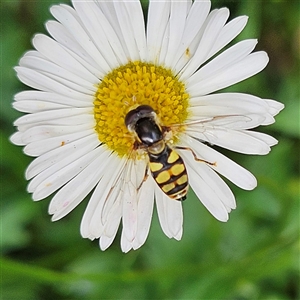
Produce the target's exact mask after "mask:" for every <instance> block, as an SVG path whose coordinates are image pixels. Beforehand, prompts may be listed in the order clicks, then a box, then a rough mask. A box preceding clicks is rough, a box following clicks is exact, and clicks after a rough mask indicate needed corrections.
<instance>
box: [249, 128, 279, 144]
mask: <svg viewBox="0 0 300 300" xmlns="http://www.w3.org/2000/svg"><path fill="white" fill-rule="evenodd" d="M247 134H248V135H251V136H253V137H255V138H256V139H259V140H261V141H263V142H265V143H266V144H267V145H269V146H274V145H276V144H277V143H278V141H277V140H276V139H274V138H273V137H272V136H270V135H268V134H265V133H262V132H256V131H247Z"/></svg>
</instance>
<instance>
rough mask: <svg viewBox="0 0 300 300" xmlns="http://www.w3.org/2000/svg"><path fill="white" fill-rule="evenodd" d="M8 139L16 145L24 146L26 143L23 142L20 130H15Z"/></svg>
mask: <svg viewBox="0 0 300 300" xmlns="http://www.w3.org/2000/svg"><path fill="white" fill-rule="evenodd" d="M9 140H10V141H11V142H12V143H13V144H15V145H17V146H24V145H26V143H24V142H23V138H22V133H21V132H19V131H18V132H15V133H14V134H13V135H11V136H10V138H9Z"/></svg>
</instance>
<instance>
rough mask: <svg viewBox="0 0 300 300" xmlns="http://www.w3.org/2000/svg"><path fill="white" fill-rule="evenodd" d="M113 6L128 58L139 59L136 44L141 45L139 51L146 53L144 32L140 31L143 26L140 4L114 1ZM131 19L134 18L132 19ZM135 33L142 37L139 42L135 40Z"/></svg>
mask: <svg viewBox="0 0 300 300" xmlns="http://www.w3.org/2000/svg"><path fill="white" fill-rule="evenodd" d="M114 8H115V10H116V15H117V19H118V21H119V24H120V30H121V32H122V34H123V37H124V41H125V44H126V47H127V49H128V52H129V55H130V56H129V57H128V58H129V59H130V60H132V61H135V60H140V59H141V58H140V53H139V48H138V46H139V45H140V46H142V49H141V51H143V52H144V56H145V53H146V52H145V50H146V49H145V48H146V40H145V34H142V33H141V31H143V30H144V26H145V25H144V20H143V15H142V11H141V4H140V3H139V2H137V1H134V2H131V1H130V2H129V3H126V2H114ZM132 16H134V18H132ZM135 18H136V19H135ZM133 19H135V20H134V21H133ZM135 27H136V28H135ZM135 34H138V36H139V37H140V38H142V40H141V43H138V42H137V39H136V36H135Z"/></svg>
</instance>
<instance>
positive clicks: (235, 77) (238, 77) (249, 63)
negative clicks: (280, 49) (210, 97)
mask: <svg viewBox="0 0 300 300" xmlns="http://www.w3.org/2000/svg"><path fill="white" fill-rule="evenodd" d="M268 61H269V58H268V55H267V54H266V53H265V52H263V51H260V52H255V53H251V54H250V55H248V56H247V57H246V58H244V59H243V60H241V61H239V62H237V63H235V64H233V65H231V66H230V67H226V68H225V67H224V68H223V69H222V70H220V71H219V72H218V74H216V75H213V76H208V77H207V78H205V79H203V80H200V81H199V82H198V83H197V84H194V85H193V86H192V87H189V88H188V92H189V93H190V94H191V95H193V97H196V96H201V95H206V94H209V93H212V92H215V91H217V90H220V89H223V88H225V87H228V86H230V85H233V84H235V83H238V82H240V81H242V80H245V79H247V78H249V77H251V76H253V75H255V74H257V73H259V72H260V71H261V70H263V69H264V68H265V66H266V65H267V63H268Z"/></svg>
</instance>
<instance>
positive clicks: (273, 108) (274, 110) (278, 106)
mask: <svg viewBox="0 0 300 300" xmlns="http://www.w3.org/2000/svg"><path fill="white" fill-rule="evenodd" d="M265 101H266V102H267V103H268V105H269V111H270V114H272V116H276V115H277V114H278V113H279V112H280V111H281V110H283V109H284V104H282V103H280V102H278V101H275V100H272V99H265Z"/></svg>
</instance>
